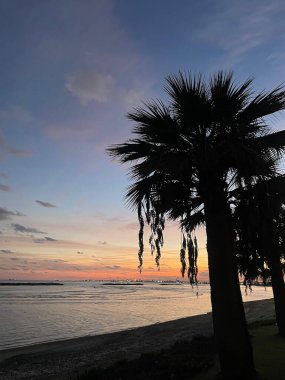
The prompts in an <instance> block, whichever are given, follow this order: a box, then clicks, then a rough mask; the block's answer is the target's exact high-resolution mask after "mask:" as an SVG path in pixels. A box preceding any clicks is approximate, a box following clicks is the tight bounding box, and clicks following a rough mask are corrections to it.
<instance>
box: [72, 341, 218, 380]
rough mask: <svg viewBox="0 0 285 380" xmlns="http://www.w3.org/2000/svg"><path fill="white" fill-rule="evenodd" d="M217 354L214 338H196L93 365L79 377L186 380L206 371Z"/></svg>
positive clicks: (88, 378) (89, 378)
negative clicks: (102, 365) (113, 361)
mask: <svg viewBox="0 0 285 380" xmlns="http://www.w3.org/2000/svg"><path fill="white" fill-rule="evenodd" d="M214 353H215V348H214V342H213V339H212V338H205V337H200V336H199V337H195V338H194V339H193V340H192V341H190V342H188V341H185V342H177V343H175V344H174V345H173V346H172V347H170V348H169V349H166V350H161V351H160V352H152V353H147V354H142V355H141V356H140V357H139V358H138V359H135V360H131V361H128V360H123V361H122V360H121V361H119V362H117V363H115V364H114V365H112V366H110V367H108V368H94V369H91V370H90V371H89V372H87V373H86V374H83V375H81V376H79V377H78V379H79V380H134V379H136V380H145V379H147V380H165V379H172V380H186V379H192V378H194V376H195V375H196V374H197V373H200V372H204V371H207V370H208V369H209V368H210V367H211V366H212V365H213V355H214Z"/></svg>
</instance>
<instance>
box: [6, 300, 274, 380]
mask: <svg viewBox="0 0 285 380" xmlns="http://www.w3.org/2000/svg"><path fill="white" fill-rule="evenodd" d="M244 307H245V312H246V317H247V322H248V323H249V324H251V323H255V322H261V321H268V320H272V319H274V318H275V314H274V304H273V299H266V300H261V301H249V302H245V303H244ZM212 334H213V328H212V320H211V313H207V314H202V315H197V316H193V317H186V318H181V319H176V320H173V321H169V322H162V323H158V324H154V325H149V326H144V327H138V328H134V329H129V330H124V331H119V332H113V333H107V334H101V335H94V336H84V337H80V338H72V339H68V340H59V341H53V342H47V343H40V344H35V345H30V346H24V347H19V348H10V349H6V350H2V351H0V379H5V380H24V379H30V380H32V379H39V380H48V379H49V380H51V379H53V380H64V379H76V376H77V375H78V374H79V373H82V372H83V371H84V370H86V369H88V368H92V367H95V366H108V365H110V364H112V363H114V362H115V361H118V360H123V359H133V358H136V357H138V356H139V355H140V354H141V353H146V352H150V351H157V350H160V349H162V348H167V347H169V346H171V345H172V344H173V343H175V342H176V341H182V340H184V341H185V340H192V339H193V337H195V336H201V335H202V336H210V335H212Z"/></svg>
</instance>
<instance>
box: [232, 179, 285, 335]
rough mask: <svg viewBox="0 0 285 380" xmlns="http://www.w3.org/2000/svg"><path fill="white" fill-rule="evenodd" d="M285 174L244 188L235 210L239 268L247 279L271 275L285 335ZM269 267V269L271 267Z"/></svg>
mask: <svg viewBox="0 0 285 380" xmlns="http://www.w3.org/2000/svg"><path fill="white" fill-rule="evenodd" d="M284 205H285V177H284V176H278V177H276V178H272V179H271V180H268V181H261V182H259V183H257V184H256V185H255V186H249V187H248V188H247V189H240V192H239V203H238V206H237V208H236V211H235V215H236V222H237V224H236V226H237V235H238V242H237V244H238V263H239V270H240V273H241V274H242V275H244V277H245V282H246V283H249V284H250V283H251V282H252V280H255V279H257V278H258V277H260V278H262V279H263V281H264V283H265V282H266V281H267V280H268V278H269V276H270V278H271V284H272V289H273V295H274V303H275V312H276V321H277V325H278V329H279V333H280V334H281V335H282V336H285V283H284V273H283V266H282V260H283V259H284V229H285V209H284ZM268 269H269V270H268Z"/></svg>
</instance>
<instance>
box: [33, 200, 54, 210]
mask: <svg viewBox="0 0 285 380" xmlns="http://www.w3.org/2000/svg"><path fill="white" fill-rule="evenodd" d="M35 202H36V203H37V204H39V205H41V206H43V207H47V208H52V207H56V206H55V205H53V204H52V203H49V202H44V201H39V200H36V201H35Z"/></svg>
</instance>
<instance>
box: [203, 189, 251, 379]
mask: <svg viewBox="0 0 285 380" xmlns="http://www.w3.org/2000/svg"><path fill="white" fill-rule="evenodd" d="M204 194H205V196H204V207H205V219H206V231H207V250H208V260H209V261H208V264H209V276H210V285H211V301H212V310H213V326H214V335H215V340H216V343H217V347H218V352H219V358H220V366H221V370H222V374H223V377H224V378H225V379H249V378H250V379H253V378H255V375H256V371H255V367H254V361H253V353H252V347H251V342H250V339H249V335H248V331H247V325H246V319H245V313H244V308H243V303H242V297H241V291H240V284H239V278H238V272H237V265H236V258H235V243H234V232H233V226H232V217H231V213H230V208H229V205H228V203H227V199H226V195H225V192H224V190H223V187H222V185H221V184H218V185H217V186H213V182H212V183H211V187H208V190H207V191H206V192H205V193H204Z"/></svg>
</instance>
